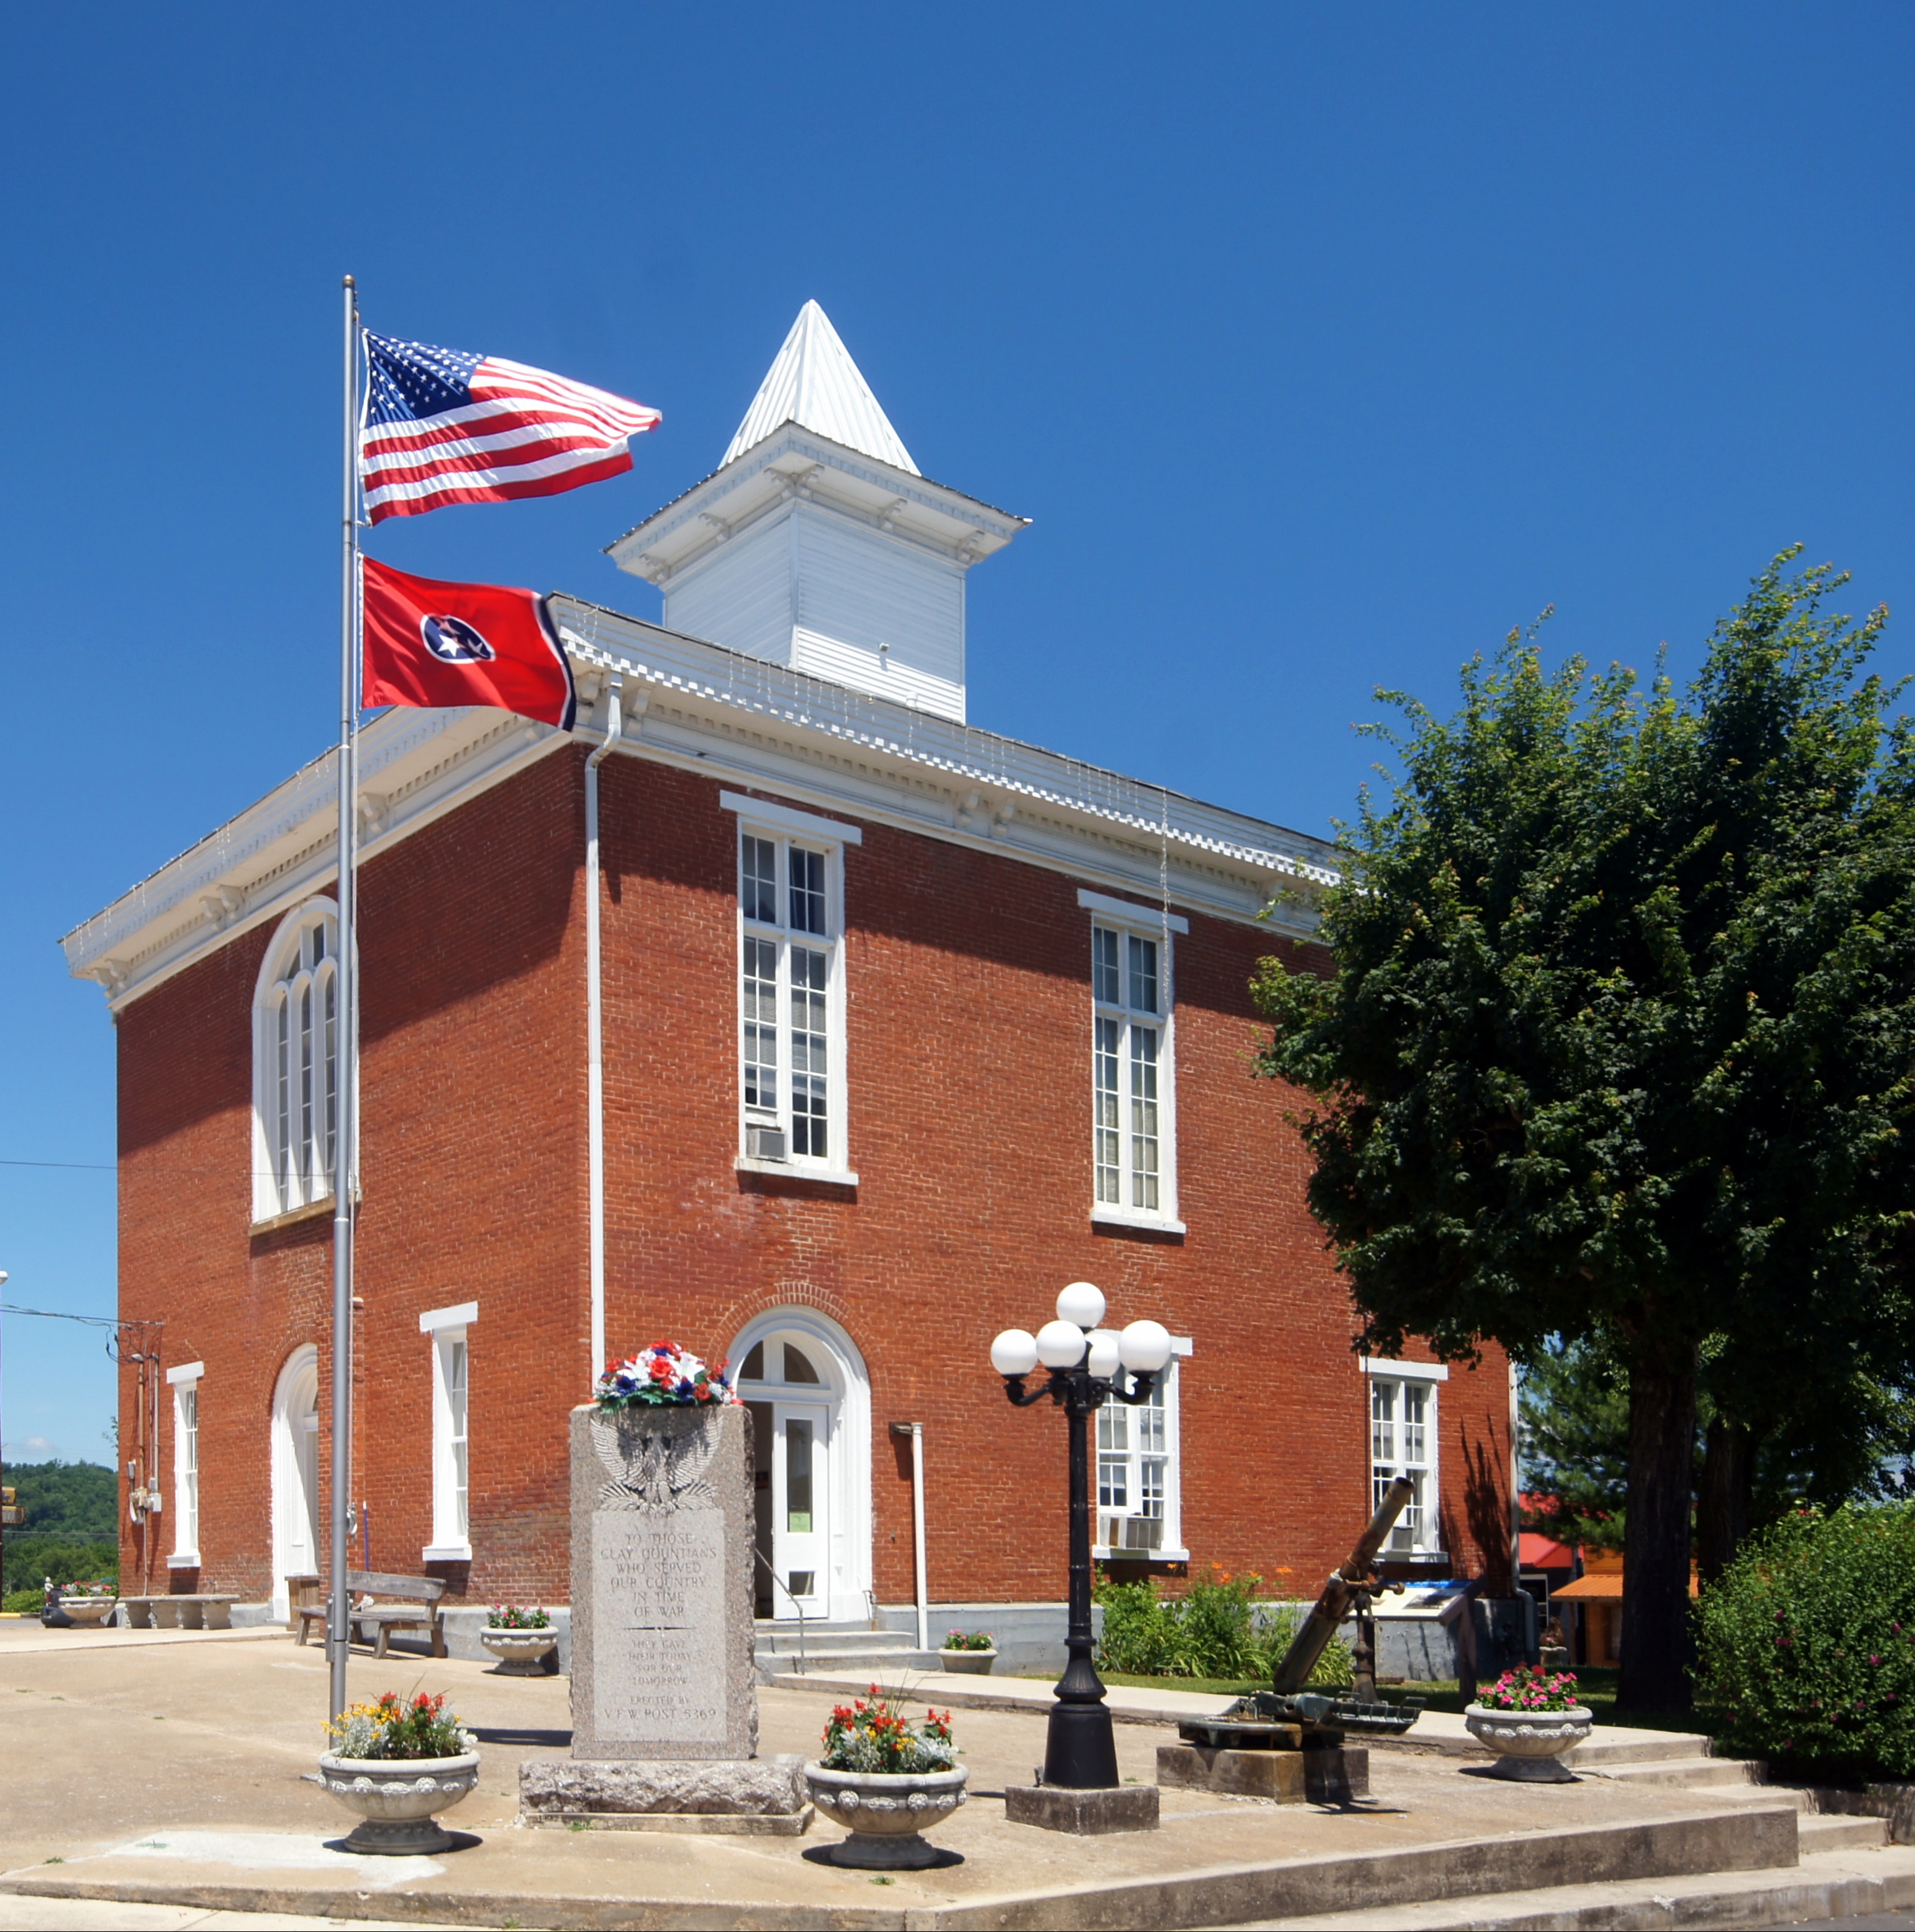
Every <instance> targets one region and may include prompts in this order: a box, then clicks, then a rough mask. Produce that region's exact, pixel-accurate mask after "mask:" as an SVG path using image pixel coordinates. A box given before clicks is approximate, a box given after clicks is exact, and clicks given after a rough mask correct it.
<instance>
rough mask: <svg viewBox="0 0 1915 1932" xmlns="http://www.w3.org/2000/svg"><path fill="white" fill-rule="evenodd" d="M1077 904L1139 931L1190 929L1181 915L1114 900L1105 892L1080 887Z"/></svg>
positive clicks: (1157, 907) (1184, 930)
mask: <svg viewBox="0 0 1915 1932" xmlns="http://www.w3.org/2000/svg"><path fill="white" fill-rule="evenodd" d="M1077 903H1078V904H1079V905H1080V906H1082V907H1084V909H1085V910H1086V911H1087V912H1101V913H1108V914H1109V916H1111V917H1112V919H1124V920H1126V921H1127V922H1129V923H1130V925H1132V926H1136V927H1138V928H1139V929H1142V928H1143V927H1145V926H1157V927H1163V926H1169V929H1171V931H1172V932H1189V931H1190V921H1189V920H1188V919H1186V918H1185V917H1184V915H1183V914H1182V913H1178V912H1173V913H1166V912H1165V911H1164V910H1163V908H1162V907H1160V906H1148V905H1139V904H1138V903H1137V902H1136V900H1134V899H1114V898H1111V897H1110V896H1109V894H1107V893H1105V892H1087V891H1085V889H1084V888H1083V887H1082V886H1079V887H1078V889H1077Z"/></svg>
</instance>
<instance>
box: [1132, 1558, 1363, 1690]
mask: <svg viewBox="0 0 1915 1932" xmlns="http://www.w3.org/2000/svg"><path fill="white" fill-rule="evenodd" d="M1261 1581H1262V1579H1261V1578H1259V1577H1257V1576H1256V1575H1254V1574H1247V1575H1245V1576H1243V1577H1232V1576H1231V1575H1230V1574H1229V1572H1228V1571H1217V1570H1213V1571H1211V1574H1210V1575H1209V1576H1208V1577H1206V1578H1205V1579H1203V1580H1202V1581H1200V1582H1198V1583H1193V1584H1192V1585H1191V1586H1190V1590H1189V1592H1187V1595H1184V1596H1181V1597H1160V1596H1159V1595H1157V1586H1156V1585H1155V1584H1154V1583H1151V1582H1148V1581H1147V1582H1144V1583H1112V1582H1109V1580H1103V1581H1101V1582H1100V1583H1099V1584H1098V1586H1097V1601H1098V1602H1100V1604H1103V1611H1104V1628H1103V1639H1102V1640H1101V1642H1100V1644H1099V1646H1098V1658H1099V1661H1100V1663H1101V1664H1103V1667H1104V1668H1105V1669H1106V1670H1114V1671H1118V1672H1121V1673H1123V1674H1124V1675H1125V1676H1134V1677H1211V1678H1220V1679H1232V1678H1246V1677H1268V1676H1269V1675H1270V1674H1271V1672H1272V1671H1273V1670H1275V1668H1276V1667H1277V1664H1278V1663H1279V1662H1280V1661H1281V1660H1282V1658H1283V1654H1284V1652H1286V1651H1287V1650H1288V1649H1289V1647H1290V1642H1291V1640H1292V1638H1293V1637H1295V1635H1296V1631H1297V1626H1298V1623H1299V1622H1301V1620H1302V1617H1303V1613H1302V1611H1301V1610H1298V1609H1296V1608H1295V1607H1292V1606H1289V1605H1282V1606H1277V1605H1271V1604H1265V1603H1259V1602H1258V1601H1256V1598H1255V1596H1254V1594H1253V1593H1254V1592H1255V1590H1256V1586H1257V1585H1258V1583H1259V1582H1261ZM1351 1680H1352V1671H1351V1667H1350V1655H1349V1649H1348V1647H1347V1646H1345V1645H1344V1644H1343V1643H1342V1642H1340V1640H1336V1639H1334V1638H1333V1639H1332V1640H1331V1643H1330V1646H1329V1648H1328V1650H1326V1651H1325V1653H1324V1655H1323V1656H1322V1658H1320V1659H1319V1661H1318V1663H1317V1666H1316V1669H1315V1670H1313V1672H1312V1673H1310V1682H1311V1683H1313V1684H1314V1685H1319V1686H1329V1687H1332V1688H1334V1687H1336V1686H1339V1685H1346V1684H1348V1683H1349V1682H1351Z"/></svg>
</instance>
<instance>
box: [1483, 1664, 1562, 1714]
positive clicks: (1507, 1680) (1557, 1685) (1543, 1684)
mask: <svg viewBox="0 0 1915 1932" xmlns="http://www.w3.org/2000/svg"><path fill="white" fill-rule="evenodd" d="M1476 1702H1477V1703H1478V1704H1479V1705H1481V1706H1482V1708H1483V1709H1484V1710H1486V1711H1574V1710H1579V1709H1581V1708H1582V1707H1583V1700H1582V1697H1581V1695H1580V1693H1579V1692H1578V1691H1577V1687H1576V1673H1574V1671H1573V1670H1537V1669H1535V1667H1533V1666H1532V1665H1530V1664H1519V1665H1518V1666H1517V1667H1516V1669H1515V1670H1505V1672H1504V1673H1502V1676H1500V1677H1499V1678H1498V1679H1496V1682H1494V1683H1493V1684H1488V1685H1484V1686H1483V1688H1481V1690H1479V1691H1478V1692H1477V1693H1476Z"/></svg>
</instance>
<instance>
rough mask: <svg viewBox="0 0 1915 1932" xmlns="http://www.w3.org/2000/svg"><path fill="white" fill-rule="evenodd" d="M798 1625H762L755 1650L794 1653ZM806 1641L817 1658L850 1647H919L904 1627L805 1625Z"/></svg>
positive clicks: (847, 1649)
mask: <svg viewBox="0 0 1915 1932" xmlns="http://www.w3.org/2000/svg"><path fill="white" fill-rule="evenodd" d="M799 1643H800V1637H799V1633H798V1627H797V1625H796V1624H780V1625H779V1626H778V1627H777V1628H776V1630H769V1631H768V1630H767V1629H766V1628H764V1625H762V1624H761V1625H759V1626H758V1631H757V1633H756V1634H755V1636H754V1637H753V1639H752V1649H754V1650H759V1651H770V1652H776V1653H777V1654H778V1655H780V1656H782V1655H785V1653H786V1652H795V1651H796V1650H797V1648H798V1645H799ZM803 1644H804V1647H805V1649H806V1650H807V1651H808V1652H810V1653H811V1654H812V1655H813V1656H815V1657H831V1656H836V1655H839V1654H840V1653H841V1652H845V1651H851V1650H911V1649H914V1648H915V1647H916V1646H914V1644H913V1643H912V1641H911V1638H910V1637H908V1635H906V1634H905V1632H904V1631H875V1630H869V1629H866V1630H823V1631H821V1630H813V1629H812V1628H811V1626H810V1625H809V1624H807V1625H806V1626H805V1630H804V1635H803Z"/></svg>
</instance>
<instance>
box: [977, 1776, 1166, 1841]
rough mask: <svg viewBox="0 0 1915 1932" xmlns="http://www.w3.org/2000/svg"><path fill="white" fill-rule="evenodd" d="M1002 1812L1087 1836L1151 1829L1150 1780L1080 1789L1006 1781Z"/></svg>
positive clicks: (1017, 1821)
mask: <svg viewBox="0 0 1915 1932" xmlns="http://www.w3.org/2000/svg"><path fill="white" fill-rule="evenodd" d="M1004 1816H1005V1817H1007V1819H1009V1820H1010V1822H1011V1823H1013V1825H1035V1826H1038V1827H1039V1828H1040V1829H1042V1830H1043V1831H1046V1832H1075V1833H1077V1834H1079V1835H1081V1836H1084V1837H1088V1836H1091V1835H1093V1834H1094V1833H1098V1832H1154V1831H1155V1830H1156V1829H1157V1787H1156V1786H1155V1785H1154V1784H1118V1785H1112V1786H1106V1787H1100V1788H1098V1789H1096V1790H1089V1791H1080V1790H1076V1789H1075V1788H1074V1787H1071V1786H1070V1785H1064V1784H1007V1785H1006V1786H1005V1787H1004Z"/></svg>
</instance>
